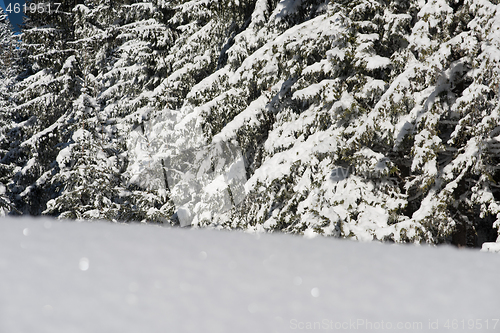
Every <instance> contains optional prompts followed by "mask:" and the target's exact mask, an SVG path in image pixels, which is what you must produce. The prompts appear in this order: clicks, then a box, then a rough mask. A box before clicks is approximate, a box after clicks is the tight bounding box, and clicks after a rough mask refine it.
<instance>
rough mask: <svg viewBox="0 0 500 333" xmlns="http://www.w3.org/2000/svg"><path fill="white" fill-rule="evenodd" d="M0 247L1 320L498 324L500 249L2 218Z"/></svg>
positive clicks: (156, 327)
mask: <svg viewBox="0 0 500 333" xmlns="http://www.w3.org/2000/svg"><path fill="white" fill-rule="evenodd" d="M310 236H313V235H310ZM0 253H1V255H0V271H1V272H2V273H1V275H0V282H1V283H0V295H1V298H0V332H37V333H44V332H50V333H58V332H61V333H69V332H71V333H73V332H74V333H77V332H120V333H127V332H133V333H137V332H148V333H154V332H162V333H163V332H217V333H220V332H289V331H304V330H308V329H307V328H308V327H312V328H314V327H316V330H321V331H322V330H327V331H328V330H331V331H333V330H337V331H347V330H354V331H360V332H365V331H367V332H368V331H373V330H375V331H384V332H385V331H390V330H391V329H390V328H389V327H392V330H394V331H398V332H399V331H407V332H440V331H441V332H442V331H453V332H472V331H474V332H479V331H488V332H490V331H491V332H494V331H498V330H499V329H500V323H499V320H498V319H499V313H498V309H499V308H500V298H499V297H498V296H499V295H498V292H496V291H495V290H496V289H495V288H496V287H497V286H498V276H500V257H499V256H498V255H494V254H489V253H480V252H478V251H473V250H459V249H456V248H452V247H449V246H444V247H437V248H431V247H427V246H408V245H406V246H401V245H387V244H380V243H357V242H351V241H347V240H338V239H333V238H323V237H316V238H314V239H305V238H302V237H294V236H290V235H281V234H254V235H250V234H244V233H240V232H223V231H215V230H189V229H176V228H162V227H157V226H152V225H122V224H112V223H106V222H94V223H89V222H85V223H78V222H65V221H63V222H61V221H53V220H49V219H27V218H19V219H13V218H4V219H2V220H0ZM446 324H448V325H449V327H450V329H446ZM318 325H319V326H318ZM370 325H371V326H370ZM398 325H399V326H400V327H401V325H402V327H403V329H396V328H397V327H398ZM419 325H421V326H419ZM452 325H455V326H452ZM471 325H472V326H471ZM479 325H481V326H482V327H481V328H479ZM487 325H488V328H487ZM405 326H406V327H407V329H404V327H405ZM318 327H319V328H318ZM336 327H337V329H336ZM342 327H343V329H342ZM377 327H379V329H376V328H377ZM451 327H456V329H451ZM471 327H472V329H470V328H471Z"/></svg>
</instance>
